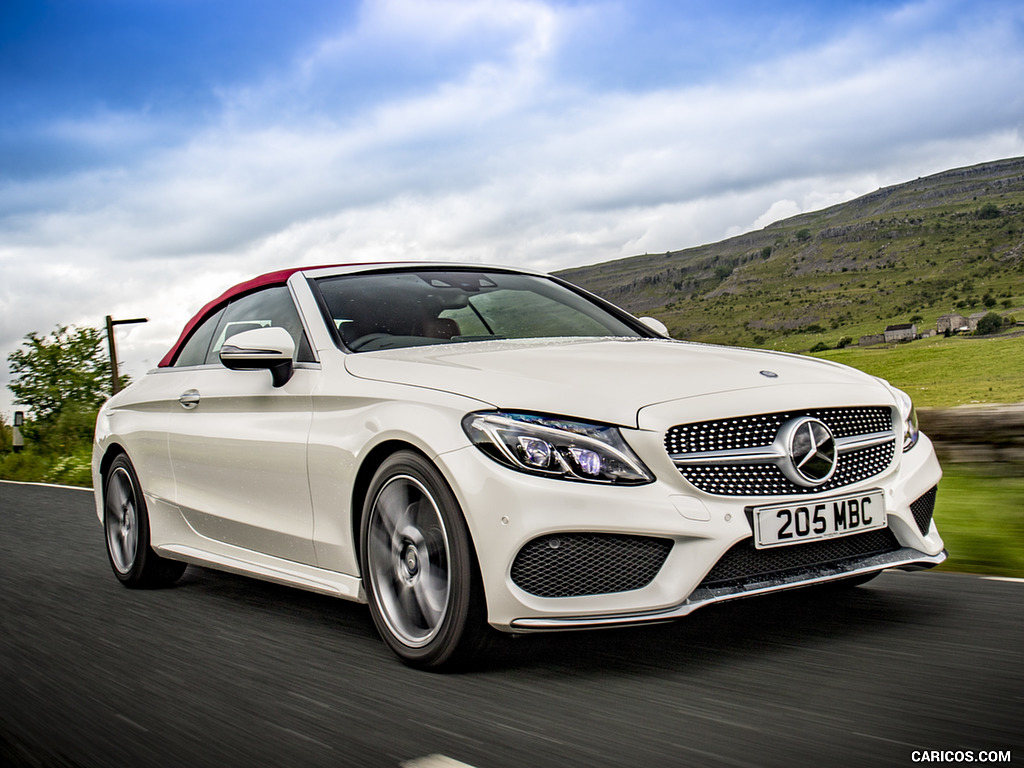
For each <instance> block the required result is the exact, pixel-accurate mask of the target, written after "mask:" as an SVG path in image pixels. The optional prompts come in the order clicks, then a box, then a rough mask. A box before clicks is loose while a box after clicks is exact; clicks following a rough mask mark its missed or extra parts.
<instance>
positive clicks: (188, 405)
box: [178, 389, 199, 411]
mask: <svg viewBox="0 0 1024 768" xmlns="http://www.w3.org/2000/svg"><path fill="white" fill-rule="evenodd" d="M178 402H179V403H181V407H182V408H184V409H185V410H186V411H191V410H192V409H193V408H195V407H196V406H197V405H199V390H198V389H190V390H187V391H185V392H182V393H181V395H180V396H179V397H178Z"/></svg>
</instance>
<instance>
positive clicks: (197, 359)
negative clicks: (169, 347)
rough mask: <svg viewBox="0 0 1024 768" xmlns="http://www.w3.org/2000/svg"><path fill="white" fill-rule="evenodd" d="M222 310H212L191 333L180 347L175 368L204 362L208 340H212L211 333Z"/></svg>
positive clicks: (207, 349)
mask: <svg viewBox="0 0 1024 768" xmlns="http://www.w3.org/2000/svg"><path fill="white" fill-rule="evenodd" d="M223 314H224V310H223V309H222V310H220V311H219V312H214V313H213V314H212V315H210V316H209V317H208V318H206V320H204V321H203V322H202V323H201V324H200V325H199V327H198V328H196V329H195V331H193V332H192V335H191V336H189V339H188V341H186V342H185V346H183V347H182V348H181V351H180V352H179V353H178V357H177V359H176V360H175V361H174V367H175V368H185V367H187V366H189V365H202V364H203V363H205V362H206V353H207V352H208V351H209V349H210V342H211V341H213V334H214V332H215V331H216V330H217V326H218V324H219V323H220V316H221V315H223Z"/></svg>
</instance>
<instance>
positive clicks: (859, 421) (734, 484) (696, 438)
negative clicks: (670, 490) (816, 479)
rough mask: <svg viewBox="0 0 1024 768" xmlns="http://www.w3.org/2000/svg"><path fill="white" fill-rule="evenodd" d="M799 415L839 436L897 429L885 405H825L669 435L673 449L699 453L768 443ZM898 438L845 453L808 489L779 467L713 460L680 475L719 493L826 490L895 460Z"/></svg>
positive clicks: (695, 427) (693, 426)
mask: <svg viewBox="0 0 1024 768" xmlns="http://www.w3.org/2000/svg"><path fill="white" fill-rule="evenodd" d="M798 416H810V417H812V418H816V419H819V420H820V421H822V422H823V423H825V424H826V425H827V426H828V428H829V429H830V430H831V431H832V434H833V436H835V438H836V439H840V440H841V439H843V438H851V437H859V436H861V435H869V434H874V433H878V432H887V431H891V430H892V429H893V421H892V411H891V410H890V409H888V408H885V407H868V408H822V409H812V410H807V411H789V412H781V413H768V414H762V415H757V416H744V417H741V418H735V419H723V420H719V421H704V422H699V423H696V424H680V425H679V426H675V427H672V428H671V429H670V430H668V432H667V433H666V435H665V449H666V450H667V451H668V453H669V454H680V453H682V454H700V453H704V452H708V451H729V450H738V449H743V448H763V447H767V446H770V445H771V444H772V443H773V442H774V440H775V436H776V434H777V433H778V431H779V428H780V427H781V426H782V425H783V424H785V423H786V422H787V421H789V420H790V419H792V418H794V417H798ZM895 453H896V440H895V438H894V439H893V440H890V441H888V442H886V443H883V444H881V445H875V446H871V447H869V448H863V449H861V450H857V451H850V452H848V453H843V454H841V455H840V456H839V457H838V459H837V462H836V471H835V474H834V475H833V476H832V478H831V479H830V480H829V481H828V482H827V483H824V484H823V485H819V486H816V487H814V488H805V487H803V486H800V485H797V484H796V483H794V482H792V481H791V480H790V479H789V478H787V477H786V476H785V475H784V474H783V473H782V470H781V469H779V467H778V466H776V465H775V464H771V463H765V464H738V463H737V464H730V463H726V462H712V461H710V460H709V462H708V463H707V464H687V465H685V466H680V467H679V472H680V474H681V475H682V476H683V477H684V478H686V480H687V481H689V482H690V483H692V484H693V485H694V486H695V487H697V488H698V489H699V490H702V491H704V492H705V493H712V494H715V495H718V496H780V495H787V494H808V493H822V492H825V491H830V490H833V489H835V488H841V487H843V486H846V485H851V484H853V483H857V482H860V481H862V480H866V479H867V478H870V477H874V476H875V475H877V474H880V473H881V472H884V471H885V469H886V468H888V466H889V465H890V464H891V463H892V460H893V457H894V456H895Z"/></svg>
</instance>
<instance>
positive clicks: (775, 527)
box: [753, 490, 888, 549]
mask: <svg viewBox="0 0 1024 768" xmlns="http://www.w3.org/2000/svg"><path fill="white" fill-rule="evenodd" d="M753 513H754V546H756V547H757V548H758V549H768V548H769V547H784V546H787V545H789V544H802V543H803V542H805V541H818V540H821V539H831V538H834V537H836V536H847V535H849V534H851V533H860V532H861V531H871V530H875V529H878V528H885V527H886V526H887V525H888V521H887V520H886V516H885V494H883V493H882V491H879V490H871V491H864V492H863V493H858V494H850V495H847V496H836V497H833V498H831V499H815V500H814V501H807V502H803V501H795V502H793V501H791V502H789V503H788V504H772V505H771V506H768V507H754V509H753Z"/></svg>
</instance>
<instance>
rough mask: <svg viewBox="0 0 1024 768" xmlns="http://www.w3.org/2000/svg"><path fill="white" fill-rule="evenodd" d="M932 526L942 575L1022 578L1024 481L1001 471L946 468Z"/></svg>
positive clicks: (960, 466) (971, 466)
mask: <svg viewBox="0 0 1024 768" xmlns="http://www.w3.org/2000/svg"><path fill="white" fill-rule="evenodd" d="M943 472H944V475H943V478H942V482H940V483H939V493H938V497H937V499H936V507H935V524H936V526H937V527H938V529H939V534H940V535H941V536H942V538H943V540H944V541H945V543H946V549H947V550H949V560H947V561H946V562H945V563H943V564H942V565H941V566H940V568H941V569H942V570H946V571H961V572H965V573H984V574H989V575H993V576H1013V577H1017V578H1024V477H1022V476H1021V472H1020V471H1019V468H1017V471H1016V472H1013V471H1011V469H1010V468H1009V467H1006V466H1001V467H1000V466H996V467H992V466H989V465H976V464H947V465H945V466H944V467H943Z"/></svg>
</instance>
